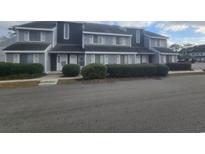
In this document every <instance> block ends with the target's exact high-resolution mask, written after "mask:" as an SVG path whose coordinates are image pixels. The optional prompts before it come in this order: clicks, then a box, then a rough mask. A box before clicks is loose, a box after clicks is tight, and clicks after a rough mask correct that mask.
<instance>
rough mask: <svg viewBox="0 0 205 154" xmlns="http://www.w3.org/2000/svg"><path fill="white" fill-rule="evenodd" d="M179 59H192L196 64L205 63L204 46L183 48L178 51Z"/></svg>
mask: <svg viewBox="0 0 205 154" xmlns="http://www.w3.org/2000/svg"><path fill="white" fill-rule="evenodd" d="M179 55H180V56H181V57H187V58H189V59H194V60H196V61H197V62H205V45H204V44H203V45H196V46H193V47H189V48H184V49H182V50H181V51H179Z"/></svg>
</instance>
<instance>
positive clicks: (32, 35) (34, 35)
mask: <svg viewBox="0 0 205 154" xmlns="http://www.w3.org/2000/svg"><path fill="white" fill-rule="evenodd" d="M29 41H41V32H39V31H30V32H29Z"/></svg>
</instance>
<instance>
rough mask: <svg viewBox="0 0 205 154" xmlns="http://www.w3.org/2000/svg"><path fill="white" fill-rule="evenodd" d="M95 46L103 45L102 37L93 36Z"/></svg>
mask: <svg viewBox="0 0 205 154" xmlns="http://www.w3.org/2000/svg"><path fill="white" fill-rule="evenodd" d="M93 43H94V44H102V36H97V35H93Z"/></svg>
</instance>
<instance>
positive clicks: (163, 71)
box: [107, 64, 169, 77]
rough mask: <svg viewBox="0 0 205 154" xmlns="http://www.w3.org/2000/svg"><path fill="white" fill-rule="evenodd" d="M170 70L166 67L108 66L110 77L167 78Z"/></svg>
mask: <svg viewBox="0 0 205 154" xmlns="http://www.w3.org/2000/svg"><path fill="white" fill-rule="evenodd" d="M168 71H169V68H168V67H167V66H166V65H153V64H130V65H107V72H108V76H109V77H150V76H166V75H167V74H168Z"/></svg>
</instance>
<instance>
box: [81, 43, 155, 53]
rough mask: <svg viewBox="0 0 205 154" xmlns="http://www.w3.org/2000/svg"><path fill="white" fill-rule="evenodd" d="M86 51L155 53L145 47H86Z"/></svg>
mask: <svg viewBox="0 0 205 154" xmlns="http://www.w3.org/2000/svg"><path fill="white" fill-rule="evenodd" d="M85 51H95V52H98V51H99V52H100V51H104V52H141V53H145V52H146V53H153V52H152V51H150V50H148V49H146V48H143V47H132V48H130V47H122V46H120V47H119V46H100V45H97V46H85Z"/></svg>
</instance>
